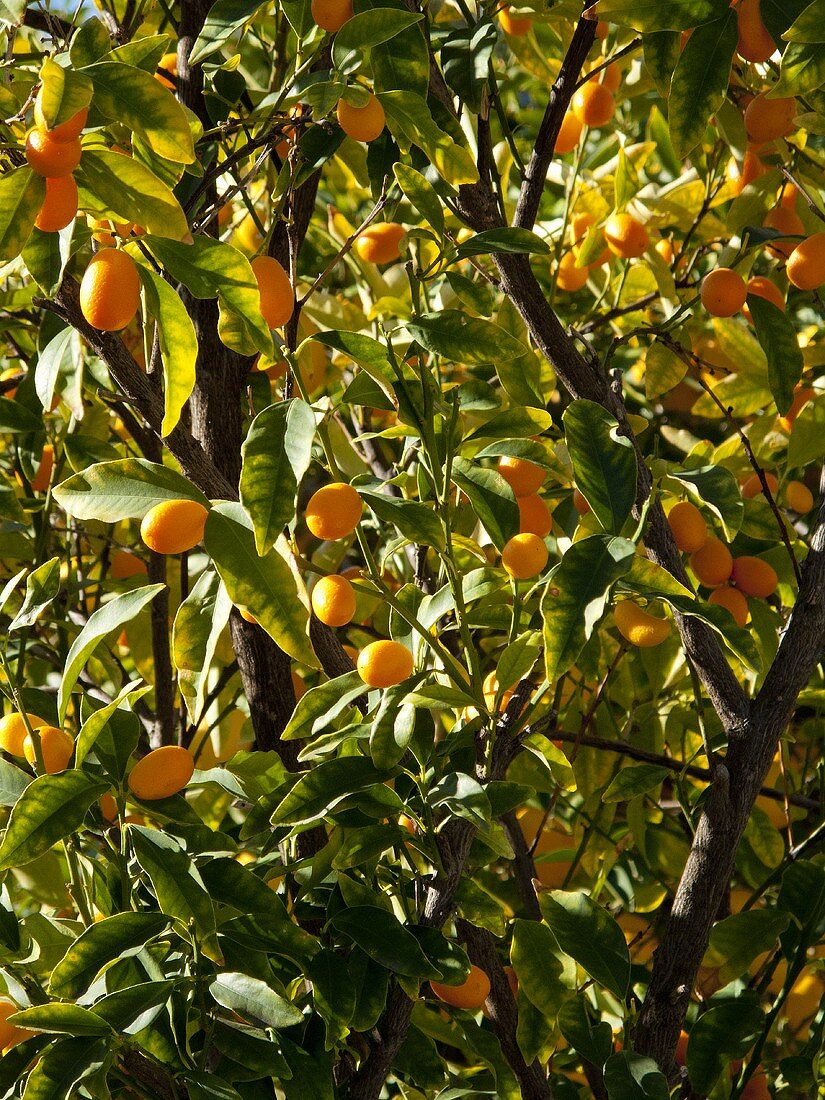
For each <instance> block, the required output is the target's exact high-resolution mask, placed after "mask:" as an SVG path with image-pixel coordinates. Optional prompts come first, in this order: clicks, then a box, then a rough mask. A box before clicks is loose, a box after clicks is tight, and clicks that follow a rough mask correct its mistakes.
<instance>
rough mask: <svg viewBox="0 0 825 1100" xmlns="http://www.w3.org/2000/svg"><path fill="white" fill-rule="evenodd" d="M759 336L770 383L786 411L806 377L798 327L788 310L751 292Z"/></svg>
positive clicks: (781, 410)
mask: <svg viewBox="0 0 825 1100" xmlns="http://www.w3.org/2000/svg"><path fill="white" fill-rule="evenodd" d="M748 308H749V309H750V311H751V316H752V317H753V323H754V327H755V328H756V336H757V339H758V340H759V343H760V344H761V345H762V349H763V350H764V352H765V356H766V357H767V360H768V382H769V383H770V387H771V393H772V394H773V398H774V401H775V402H776V407H777V409H778V410H779V412H780V414H781V415H783V416H784V414H785V413H786V412H787V411H788V409H789V408H790V407H791V402H792V401H793V393H794V388H795V386H796V384H797V383H798V382H799V379H800V378H801V377H802V349H801V348H800V346H799V340H798V339H797V335H796V330H795V329H794V327H793V325H792V324H791V322H790V320H789V319H788V317H787V316H786V315H785V313H784V312H783V311H782V310H781V309H779V308H778V307H777V306H775V305H774V304H773V302H768V301H766V300H765V299H764V298H760V297H759V295H758V294H749V295H748Z"/></svg>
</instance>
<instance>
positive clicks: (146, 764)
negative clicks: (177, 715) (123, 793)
mask: <svg viewBox="0 0 825 1100" xmlns="http://www.w3.org/2000/svg"><path fill="white" fill-rule="evenodd" d="M194 770H195V758H194V757H193V756H192V753H191V752H190V751H189V749H185V748H183V747H182V746H181V745H162V746H161V748H159V749H153V750H152V751H151V752H148V753H147V754H146V756H144V757H143V758H142V759H140V760H138V762H137V764H135V766H134V767H133V768H132V770H131V771H130V772H129V775H128V778H127V780H126V782H127V784H128V787H129V790H130V791H131V792H132V794H133V795H134V796H135V798H139V799H140V800H141V802H153V801H155V799H158V798H171V797H172V795H173V794H177V793H178V792H179V791H182V790H183V788H184V787H185V786H186V784H187V783H188V782H189V780H190V779H191V778H192V773H193V772H194Z"/></svg>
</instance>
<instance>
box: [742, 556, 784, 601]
mask: <svg viewBox="0 0 825 1100" xmlns="http://www.w3.org/2000/svg"><path fill="white" fill-rule="evenodd" d="M730 579H731V581H732V583H733V584H735V585H736V587H737V588H738V589H739V590H740V592H744V593H745V595H747V596H759V597H760V598H761V599H766V598H767V597H768V596H770V595H772V594H773V593H774V592H775V591H776V586H777V585H778V584H779V577H777V575H776V570H775V569H774V567H773V566H772V565H769V564H768V563H767V562H766V561H762V559H761V558H753V557H750V556H749V555H747V554H745V555H743V556H742V557H739V558H734V559H733V569H732V571H731V578H730Z"/></svg>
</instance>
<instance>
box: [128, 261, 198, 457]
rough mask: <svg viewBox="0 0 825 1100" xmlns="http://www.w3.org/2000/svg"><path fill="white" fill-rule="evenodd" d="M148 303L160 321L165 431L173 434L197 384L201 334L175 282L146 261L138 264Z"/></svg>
mask: <svg viewBox="0 0 825 1100" xmlns="http://www.w3.org/2000/svg"><path fill="white" fill-rule="evenodd" d="M138 271H139V273H140V281H141V282H142V283H143V293H144V295H145V297H146V307H147V309H148V311H149V313H150V315H151V316H152V317H153V318H154V319H155V323H156V325H157V337H158V344H159V345H160V356H161V360H162V362H163V423H162V424H161V426H160V434H161V435H164V436H165V435H169V433H170V432H171V431H172V429H173V428H175V427H177V424H178V422H179V421H180V414H181V412H182V410H183V407H184V405H185V404H186V402H187V401H188V400H189V397H190V396H191V393H192V390H193V389H194V388H195V364H196V363H197V360H198V338H197V336H196V335H195V326H194V325H193V324H192V322H191V320H190V319H189V314H188V313H187V312H186V307H185V306H184V304H183V302H182V301H181V300H180V298H179V297H178V295H177V294H176V293H175V291H174V290H173V289H172V287H171V286H169V284H168V283H167V282H166V280H165V279H162V278H161V277H160V276H159V275H156V274H155V273H154V271H151V270H150V269H149V268H148V267H144V266H143V265H142V264H141V265H139V266H138Z"/></svg>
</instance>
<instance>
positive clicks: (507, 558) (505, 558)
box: [501, 532, 549, 581]
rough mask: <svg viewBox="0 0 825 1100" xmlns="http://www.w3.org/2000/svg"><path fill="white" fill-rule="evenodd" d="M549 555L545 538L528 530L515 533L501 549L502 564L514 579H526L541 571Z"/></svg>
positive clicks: (535, 575)
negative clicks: (523, 532) (521, 533)
mask: <svg viewBox="0 0 825 1100" xmlns="http://www.w3.org/2000/svg"><path fill="white" fill-rule="evenodd" d="M548 557H549V554H548V553H547V547H546V546H545V545H544V540H543V539H540V538H539V537H538V535H533V534H530V533H529V532H527V533H525V534H523V535H513V537H512V538H511V539H510V540H509V542H507V543H506V544H505V547H504V549H503V550H502V551H501V564H502V565H503V566H504V568H505V569H506V570H507V572H508V573H509V574H510V576H511V577H513V579H514V580H517V581H526V580H529V579H530V578H531V577H537V576H538V575H539V573H541V571H542V569H544V567H545V565H547V559H548Z"/></svg>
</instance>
